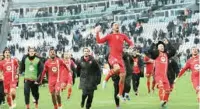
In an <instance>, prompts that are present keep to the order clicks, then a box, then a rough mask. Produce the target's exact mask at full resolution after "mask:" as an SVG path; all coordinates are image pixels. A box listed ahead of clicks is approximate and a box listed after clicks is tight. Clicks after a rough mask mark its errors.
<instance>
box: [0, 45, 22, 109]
mask: <svg viewBox="0 0 200 109" xmlns="http://www.w3.org/2000/svg"><path fill="white" fill-rule="evenodd" d="M3 55H4V60H2V61H1V63H0V70H1V71H3V77H4V93H5V94H6V98H7V103H8V105H9V109H13V108H15V107H16V103H15V101H14V100H15V97H16V84H17V78H18V75H17V74H18V73H19V68H18V67H19V65H18V62H17V60H16V59H12V58H11V55H10V49H9V48H5V49H4V51H3Z"/></svg>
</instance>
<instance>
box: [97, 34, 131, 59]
mask: <svg viewBox="0 0 200 109" xmlns="http://www.w3.org/2000/svg"><path fill="white" fill-rule="evenodd" d="M96 41H97V43H104V42H108V46H109V49H110V54H109V55H111V56H114V57H116V56H117V57H118V56H120V57H122V52H123V45H124V41H126V42H127V43H128V44H129V45H130V46H133V43H132V41H131V40H130V39H129V38H128V37H127V36H126V35H125V34H120V33H119V34H108V35H106V36H105V37H104V38H100V36H99V33H97V35H96Z"/></svg>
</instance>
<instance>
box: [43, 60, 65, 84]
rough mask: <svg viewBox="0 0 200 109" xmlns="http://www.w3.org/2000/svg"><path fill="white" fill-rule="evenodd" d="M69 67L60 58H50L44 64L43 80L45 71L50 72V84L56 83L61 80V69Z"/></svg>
mask: <svg viewBox="0 0 200 109" xmlns="http://www.w3.org/2000/svg"><path fill="white" fill-rule="evenodd" d="M62 69H67V71H68V68H67V66H66V65H65V64H64V62H63V61H62V60H60V59H59V58H55V59H53V60H52V59H48V60H47V61H46V62H45V64H44V69H43V72H42V76H41V81H40V82H42V79H43V78H44V75H45V73H46V72H47V73H48V82H49V84H55V83H56V82H60V78H61V70H62Z"/></svg>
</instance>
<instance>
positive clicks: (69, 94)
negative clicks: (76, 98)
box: [67, 87, 72, 99]
mask: <svg viewBox="0 0 200 109" xmlns="http://www.w3.org/2000/svg"><path fill="white" fill-rule="evenodd" d="M71 93H72V88H71V87H70V88H68V95H67V98H68V99H69V98H70V96H71Z"/></svg>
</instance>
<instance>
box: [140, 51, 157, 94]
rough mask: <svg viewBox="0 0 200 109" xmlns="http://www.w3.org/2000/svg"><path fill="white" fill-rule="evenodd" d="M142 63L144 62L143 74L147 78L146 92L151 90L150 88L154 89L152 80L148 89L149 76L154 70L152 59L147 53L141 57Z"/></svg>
mask: <svg viewBox="0 0 200 109" xmlns="http://www.w3.org/2000/svg"><path fill="white" fill-rule="evenodd" d="M143 60H144V63H145V65H146V66H145V69H144V71H145V76H146V78H147V83H146V85H147V89H148V93H150V92H151V89H152V90H153V91H154V86H155V81H154V80H153V81H152V88H151V89H150V86H151V77H152V76H153V72H154V60H153V59H151V58H150V56H148V53H145V56H144V58H143Z"/></svg>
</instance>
